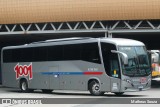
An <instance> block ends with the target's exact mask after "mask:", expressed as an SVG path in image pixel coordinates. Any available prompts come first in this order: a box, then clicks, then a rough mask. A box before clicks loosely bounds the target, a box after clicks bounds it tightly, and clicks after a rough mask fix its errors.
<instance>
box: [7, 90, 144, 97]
mask: <svg viewBox="0 0 160 107" xmlns="http://www.w3.org/2000/svg"><path fill="white" fill-rule="evenodd" d="M6 91H8V92H14V93H23V92H21V90H6ZM29 93H31V94H49V95H52V94H53V95H64V96H71V95H74V96H93V95H91V94H90V93H65V92H54V91H53V92H52V93H43V92H42V91H39V90H38V91H37V90H36V91H34V92H29ZM101 96H102V97H145V96H147V95H132V94H125V93H124V94H123V95H119V96H118V95H115V94H111V93H105V94H104V95H101ZM95 97H99V96H95Z"/></svg>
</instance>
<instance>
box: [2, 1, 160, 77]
mask: <svg viewBox="0 0 160 107" xmlns="http://www.w3.org/2000/svg"><path fill="white" fill-rule="evenodd" d="M68 37H109V38H130V39H136V40H139V41H142V42H144V43H145V44H146V46H147V48H148V49H160V42H159V41H160V0H3V1H1V2H0V49H1V48H2V47H4V46H10V45H20V44H27V43H30V42H36V41H42V40H47V39H57V38H68ZM0 79H1V73H0Z"/></svg>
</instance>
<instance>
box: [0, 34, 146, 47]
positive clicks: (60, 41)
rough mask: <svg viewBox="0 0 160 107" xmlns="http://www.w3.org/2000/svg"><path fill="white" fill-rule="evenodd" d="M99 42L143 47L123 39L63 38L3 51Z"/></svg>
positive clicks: (135, 41)
mask: <svg viewBox="0 0 160 107" xmlns="http://www.w3.org/2000/svg"><path fill="white" fill-rule="evenodd" d="M98 40H100V41H101V42H106V43H111V44H115V45H118V46H144V43H142V42H140V41H137V40H132V39H124V38H90V37H75V38H63V39H52V40H46V41H39V42H32V43H30V44H24V45H18V46H7V47H4V48H3V49H15V48H27V47H38V46H48V45H51V44H52V45H62V44H78V43H89V42H98Z"/></svg>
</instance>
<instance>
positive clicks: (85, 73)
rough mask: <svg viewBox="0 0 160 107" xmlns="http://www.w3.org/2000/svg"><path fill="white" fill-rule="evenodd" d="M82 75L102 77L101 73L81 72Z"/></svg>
mask: <svg viewBox="0 0 160 107" xmlns="http://www.w3.org/2000/svg"><path fill="white" fill-rule="evenodd" d="M83 74H84V75H102V74H103V72H94V71H92V72H83Z"/></svg>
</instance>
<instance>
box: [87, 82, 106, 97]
mask: <svg viewBox="0 0 160 107" xmlns="http://www.w3.org/2000/svg"><path fill="white" fill-rule="evenodd" d="M89 91H90V93H91V95H94V96H99V95H103V94H104V92H102V91H100V84H99V83H98V82H96V81H92V82H91V83H90V84H89Z"/></svg>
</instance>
